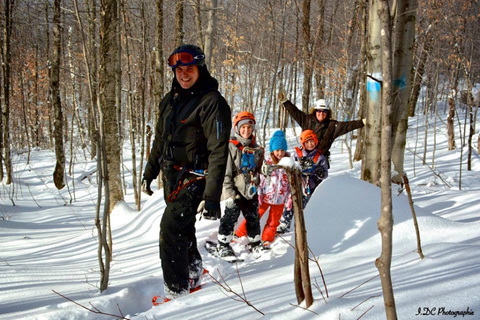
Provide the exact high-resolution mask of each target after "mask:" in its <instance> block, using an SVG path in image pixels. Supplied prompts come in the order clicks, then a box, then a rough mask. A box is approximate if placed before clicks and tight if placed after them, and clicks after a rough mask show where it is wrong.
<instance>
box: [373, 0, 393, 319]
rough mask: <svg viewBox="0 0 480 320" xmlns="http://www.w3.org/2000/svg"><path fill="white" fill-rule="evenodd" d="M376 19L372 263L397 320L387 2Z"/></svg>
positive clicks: (388, 309) (388, 312)
mask: <svg viewBox="0 0 480 320" xmlns="http://www.w3.org/2000/svg"><path fill="white" fill-rule="evenodd" d="M378 18H379V20H380V23H381V31H382V32H381V40H382V41H381V44H382V65H383V68H382V71H383V82H382V143H381V175H380V185H381V195H382V200H381V209H380V212H381V214H380V219H379V220H378V230H379V231H380V234H381V239H382V253H381V255H380V257H378V258H377V260H376V261H375V265H376V267H377V268H378V272H379V274H380V280H381V283H382V291H383V301H384V306H385V312H386V316H387V319H389V320H394V319H397V310H396V307H395V298H394V295H393V285H392V278H391V274H390V269H391V263H392V234H393V214H392V183H391V178H392V177H391V169H392V165H391V163H392V149H391V148H392V136H391V133H392V124H391V122H390V121H391V120H390V119H391V115H392V103H393V101H392V93H393V92H392V91H393V88H392V85H393V83H392V67H391V66H392V56H391V52H392V46H391V39H392V37H391V33H390V25H391V19H390V16H389V12H388V2H387V0H380V1H379V4H378Z"/></svg>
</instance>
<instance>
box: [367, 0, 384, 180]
mask: <svg viewBox="0 0 480 320" xmlns="http://www.w3.org/2000/svg"><path fill="white" fill-rule="evenodd" d="M378 6H379V1H378V0H370V1H369V8H368V28H367V29H368V45H367V55H368V56H367V58H368V60H367V76H368V78H367V86H366V89H367V97H366V98H367V117H366V119H367V124H366V126H365V153H364V159H363V161H362V179H363V180H365V181H368V182H370V183H372V184H375V185H379V182H380V158H381V156H380V144H381V126H382V123H381V115H382V113H381V110H382V100H381V99H382V90H381V86H382V81H383V79H382V51H381V48H382V42H381V38H380V28H381V26H380V20H379V18H378V14H377V12H378Z"/></svg>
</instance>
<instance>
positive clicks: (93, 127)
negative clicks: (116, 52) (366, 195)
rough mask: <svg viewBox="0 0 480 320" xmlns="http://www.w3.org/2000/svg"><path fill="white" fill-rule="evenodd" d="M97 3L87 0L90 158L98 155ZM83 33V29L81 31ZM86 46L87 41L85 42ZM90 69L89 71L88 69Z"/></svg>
mask: <svg viewBox="0 0 480 320" xmlns="http://www.w3.org/2000/svg"><path fill="white" fill-rule="evenodd" d="M96 8H97V4H96V0H87V10H88V16H89V19H88V41H87V44H86V52H88V58H86V59H88V61H89V63H88V65H87V76H88V83H89V84H88V86H89V92H90V103H89V104H88V136H89V137H90V139H91V147H90V149H91V155H90V159H94V158H95V156H96V155H97V140H96V139H97V119H96V110H95V106H96V103H97V98H98V97H97V91H98V90H97V86H96V85H93V83H97V69H98V67H97V57H98V54H97V46H96V34H97V25H96V23H95V21H96V19H97V9H96ZM82 29H83V28H82ZM81 32H82V34H83V31H81ZM83 45H84V46H85V43H84V44H83ZM88 69H89V71H88Z"/></svg>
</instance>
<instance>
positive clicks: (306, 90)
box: [302, 0, 313, 112]
mask: <svg viewBox="0 0 480 320" xmlns="http://www.w3.org/2000/svg"><path fill="white" fill-rule="evenodd" d="M310 8H311V0H303V20H302V30H303V33H302V34H303V49H302V50H303V92H302V110H303V112H308V106H309V102H310V92H311V90H312V75H313V68H312V59H313V57H312V48H311V46H312V39H311V35H310Z"/></svg>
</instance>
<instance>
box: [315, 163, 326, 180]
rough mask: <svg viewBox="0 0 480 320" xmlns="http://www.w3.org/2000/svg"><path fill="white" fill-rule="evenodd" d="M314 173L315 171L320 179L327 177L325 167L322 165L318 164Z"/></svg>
mask: <svg viewBox="0 0 480 320" xmlns="http://www.w3.org/2000/svg"><path fill="white" fill-rule="evenodd" d="M314 173H315V176H316V177H318V178H320V179H322V180H323V179H325V173H326V172H325V169H323V168H322V167H321V166H317V167H315V170H314Z"/></svg>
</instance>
